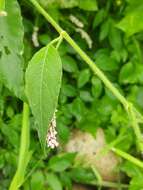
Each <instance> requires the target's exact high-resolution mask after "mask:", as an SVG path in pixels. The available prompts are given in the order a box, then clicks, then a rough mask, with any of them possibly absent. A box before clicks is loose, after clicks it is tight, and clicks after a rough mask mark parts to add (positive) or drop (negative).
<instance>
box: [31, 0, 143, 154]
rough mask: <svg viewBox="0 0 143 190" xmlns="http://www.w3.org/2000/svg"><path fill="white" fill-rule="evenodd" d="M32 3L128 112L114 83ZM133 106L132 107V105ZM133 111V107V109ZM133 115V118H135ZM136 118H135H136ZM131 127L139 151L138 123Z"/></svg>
mask: <svg viewBox="0 0 143 190" xmlns="http://www.w3.org/2000/svg"><path fill="white" fill-rule="evenodd" d="M30 1H31V2H32V3H33V5H34V6H35V7H36V9H37V10H38V11H39V12H40V13H41V14H42V15H43V16H44V17H45V18H46V20H47V21H48V22H49V23H50V24H51V25H52V26H53V27H54V28H55V29H56V30H57V32H59V34H60V35H62V36H63V38H64V39H65V40H66V41H67V42H68V43H69V44H70V45H71V46H72V47H73V49H74V50H75V51H76V52H77V53H78V54H79V55H80V56H81V58H82V59H83V60H84V61H85V62H86V63H87V64H88V65H89V67H90V68H91V69H92V70H93V72H94V74H96V75H97V76H98V77H99V78H100V79H101V81H102V82H103V83H104V85H105V86H106V87H107V88H108V89H109V90H110V91H111V92H112V93H113V94H114V96H115V97H116V98H117V99H118V100H119V101H120V102H121V103H122V105H123V106H124V108H125V110H126V111H127V113H129V112H128V109H129V105H130V104H129V102H128V101H127V100H126V98H125V97H124V96H122V95H121V93H120V92H119V90H118V89H117V88H115V87H114V85H113V84H112V83H111V82H110V81H109V80H108V78H107V77H106V76H105V75H104V73H103V72H102V71H101V70H100V69H99V68H98V67H97V66H96V65H95V63H94V62H93V61H92V60H91V59H90V58H89V56H88V55H86V53H85V52H84V51H83V50H82V49H81V48H80V47H79V46H78V45H77V44H76V43H75V42H74V40H73V39H72V38H71V37H70V36H69V34H68V33H67V32H66V31H64V30H63V29H62V28H61V27H60V26H59V25H58V24H57V23H56V22H55V20H54V19H53V18H52V17H51V16H50V15H49V14H48V13H47V12H46V11H45V10H44V9H43V8H42V7H41V6H40V4H39V3H38V2H37V1H36V0H30ZM132 108H133V107H132ZM133 111H134V109H133ZM135 115H136V117H137V115H140V114H138V111H136V113H135ZM136 117H135V119H136ZM136 120H137V119H136ZM133 129H134V130H135V134H136V138H137V143H139V144H138V147H139V148H140V151H143V145H142V144H141V143H142V142H141V141H140V139H141V136H142V134H141V131H140V128H139V125H136V126H133Z"/></svg>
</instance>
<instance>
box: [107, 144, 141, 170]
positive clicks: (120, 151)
mask: <svg viewBox="0 0 143 190" xmlns="http://www.w3.org/2000/svg"><path fill="white" fill-rule="evenodd" d="M111 150H112V151H113V152H115V153H116V154H117V155H119V156H121V157H122V158H124V159H126V160H128V161H130V162H132V163H133V164H135V165H136V166H138V167H140V168H143V162H142V161H140V160H139V159H137V158H135V157H133V156H131V155H130V154H128V153H126V152H124V151H122V150H120V149H117V148H111Z"/></svg>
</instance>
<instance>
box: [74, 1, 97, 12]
mask: <svg viewBox="0 0 143 190" xmlns="http://www.w3.org/2000/svg"><path fill="white" fill-rule="evenodd" d="M78 6H79V8H81V9H83V10H86V11H97V10H98V6H97V2H96V0H94V1H93V0H84V1H83V0H79V5H78Z"/></svg>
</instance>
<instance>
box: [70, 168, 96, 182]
mask: <svg viewBox="0 0 143 190" xmlns="http://www.w3.org/2000/svg"><path fill="white" fill-rule="evenodd" d="M70 176H71V178H72V179H73V180H74V181H75V182H83V183H85V182H90V181H92V180H93V179H95V175H94V174H93V172H92V171H91V170H89V169H84V168H81V167H77V168H73V169H72V170H71V171H70Z"/></svg>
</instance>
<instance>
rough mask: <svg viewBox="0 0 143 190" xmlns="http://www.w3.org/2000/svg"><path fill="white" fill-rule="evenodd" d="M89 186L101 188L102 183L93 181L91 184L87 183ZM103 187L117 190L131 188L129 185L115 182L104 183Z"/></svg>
mask: <svg viewBox="0 0 143 190" xmlns="http://www.w3.org/2000/svg"><path fill="white" fill-rule="evenodd" d="M87 184H88V185H97V186H99V185H100V183H99V182H98V181H96V180H95V181H92V182H89V183H87ZM101 186H102V187H108V188H115V189H118V188H122V189H128V188H129V185H127V184H118V183H114V182H109V181H102V184H101Z"/></svg>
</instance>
